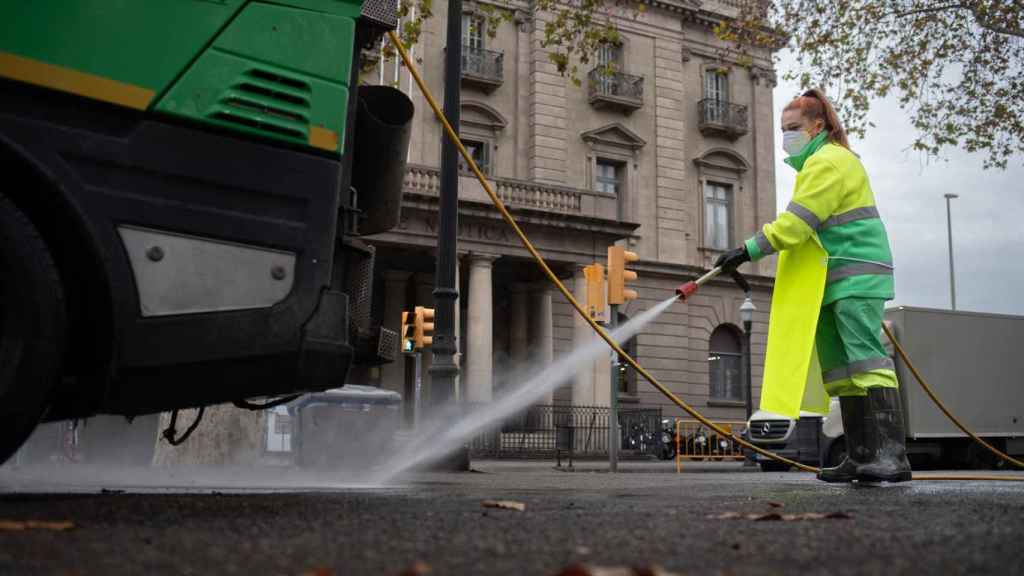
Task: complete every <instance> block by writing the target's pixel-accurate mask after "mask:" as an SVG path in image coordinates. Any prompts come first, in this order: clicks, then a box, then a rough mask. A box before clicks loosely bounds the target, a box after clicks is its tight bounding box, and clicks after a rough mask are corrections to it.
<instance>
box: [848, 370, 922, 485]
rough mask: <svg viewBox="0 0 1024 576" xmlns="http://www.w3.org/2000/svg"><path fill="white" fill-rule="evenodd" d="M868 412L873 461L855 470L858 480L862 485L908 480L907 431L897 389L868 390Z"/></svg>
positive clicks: (909, 474)
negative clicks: (870, 425)
mask: <svg viewBox="0 0 1024 576" xmlns="http://www.w3.org/2000/svg"><path fill="white" fill-rule="evenodd" d="M868 411H869V412H870V413H871V415H872V417H873V418H872V419H873V420H874V423H875V426H874V430H873V431H871V432H873V433H874V434H875V437H874V439H873V443H874V444H875V446H876V449H875V452H874V455H873V458H871V460H870V461H869V462H866V463H864V464H863V465H861V466H858V467H857V480H858V481H862V482H906V481H907V480H910V476H911V473H910V461H909V460H907V448H906V438H907V437H906V431H905V430H904V428H903V407H902V406H901V404H900V392H899V390H897V389H896V388H869V389H868Z"/></svg>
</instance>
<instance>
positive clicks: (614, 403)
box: [608, 304, 621, 472]
mask: <svg viewBox="0 0 1024 576" xmlns="http://www.w3.org/2000/svg"><path fill="white" fill-rule="evenodd" d="M609 308H610V311H609V314H608V315H609V316H610V318H608V331H609V332H615V327H616V326H618V325H619V305H618V304H611V305H609ZM611 368H612V369H611V372H612V377H611V378H610V380H611V382H610V384H611V395H610V396H609V403H608V404H609V406H608V469H609V470H610V471H612V472H616V471H618V469H619V442H620V441H621V436H619V355H618V353H616V352H615V351H614V350H612V366H611Z"/></svg>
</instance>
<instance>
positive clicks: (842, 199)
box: [746, 135, 895, 306]
mask: <svg viewBox="0 0 1024 576" xmlns="http://www.w3.org/2000/svg"><path fill="white" fill-rule="evenodd" d="M821 136H823V135H821ZM815 140H819V139H818V138H815ZM815 144H817V146H818V148H817V150H812V151H811V154H810V156H809V157H807V158H806V160H805V161H804V162H803V165H802V169H800V171H799V173H798V174H797V177H796V186H795V188H794V190H793V200H792V202H790V203H789V206H788V207H787V208H786V211H785V212H783V213H782V214H780V215H779V217H778V218H777V219H776V220H775V221H774V222H771V223H770V224H765V225H764V228H763V229H762V230H761V231H760V232H758V233H757V234H756V235H754V237H752V238H750V239H749V240H747V242H746V247H747V252H748V253H749V254H750V258H751V260H753V261H755V262H756V261H757V260H760V259H761V258H763V257H764V256H767V255H768V254H772V253H774V252H778V251H781V250H788V249H790V248H794V247H796V246H798V245H800V244H802V243H804V242H805V241H807V239H808V238H810V237H811V235H813V234H817V236H818V239H819V240H820V241H821V246H822V247H823V248H824V249H825V252H826V253H828V276H827V279H826V286H825V296H824V300H823V301H822V303H821V305H822V306H825V305H828V304H830V303H832V302H834V301H836V300H839V299H840V298H847V297H850V296H859V297H862V298H882V299H885V300H892V299H893V298H894V297H895V293H894V286H893V266H892V252H891V251H890V249H889V237H888V235H887V234H886V232H885V225H884V224H882V219H881V218H880V217H879V215H878V209H877V208H876V207H875V195H874V193H873V192H872V191H871V184H870V183H869V182H868V176H867V173H866V172H865V171H864V166H862V165H861V163H860V160H859V159H857V157H856V156H855V155H854V154H853V152H850V151H849V150H847V149H846V148H843V147H842V146H839V145H838V144H832V143H825V140H824V138H821V139H820V141H819V142H814V141H812V143H811V144H810V146H814V145H815ZM798 169H799V168H798Z"/></svg>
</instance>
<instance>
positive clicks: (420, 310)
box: [413, 306, 434, 350]
mask: <svg viewBox="0 0 1024 576" xmlns="http://www.w3.org/2000/svg"><path fill="white" fill-rule="evenodd" d="M413 324H414V329H413V341H414V345H415V348H416V349H417V350H419V349H420V348H424V347H426V346H430V345H431V344H433V343H434V336H433V333H434V309H433V308H424V307H423V306H417V307H416V311H415V317H414V318H413Z"/></svg>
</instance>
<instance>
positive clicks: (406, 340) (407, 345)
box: [398, 311, 412, 352]
mask: <svg viewBox="0 0 1024 576" xmlns="http://www.w3.org/2000/svg"><path fill="white" fill-rule="evenodd" d="M398 335H399V338H401V339H402V340H401V341H402V352H412V324H410V323H409V312H408V311H402V327H401V329H400V331H399V333H398Z"/></svg>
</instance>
